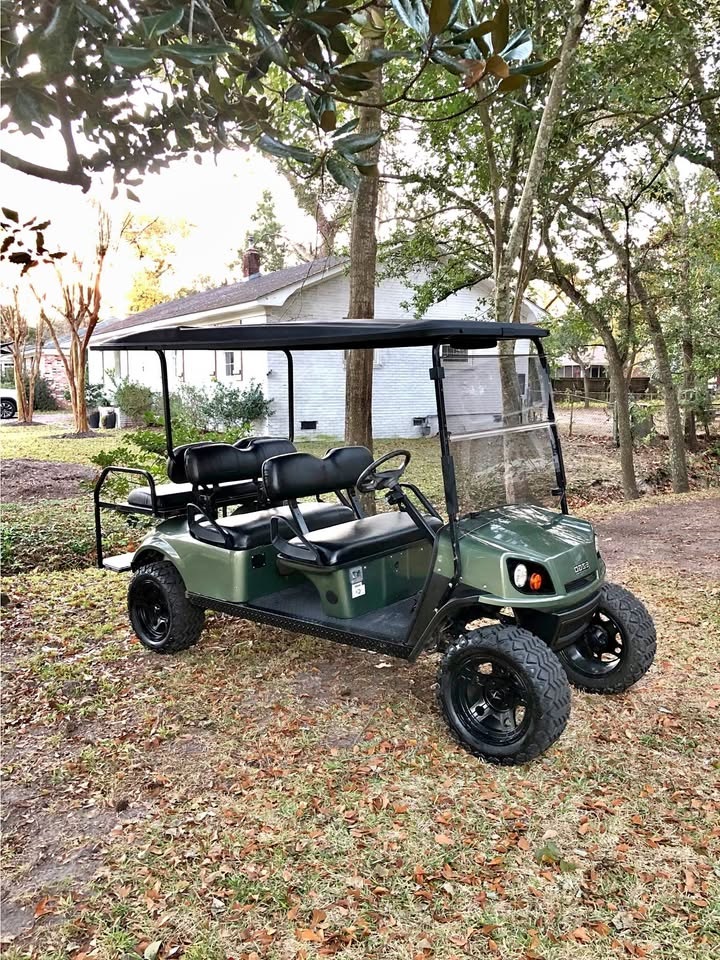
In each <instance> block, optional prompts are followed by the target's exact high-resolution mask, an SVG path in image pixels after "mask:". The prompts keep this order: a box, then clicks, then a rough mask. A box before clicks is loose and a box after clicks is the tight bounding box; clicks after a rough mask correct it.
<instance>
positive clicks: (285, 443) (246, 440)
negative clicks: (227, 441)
mask: <svg viewBox="0 0 720 960" xmlns="http://www.w3.org/2000/svg"><path fill="white" fill-rule="evenodd" d="M233 446H234V447H236V448H237V449H238V450H249V451H251V453H254V454H255V460H256V461H257V465H258V471H257V474H256V476H258V477H259V476H260V473H261V471H262V465H263V463H265V461H266V460H269V459H270V457H279V456H281V454H283V453H295V444H294V443H293V442H292V441H291V440H285V439H284V438H283V437H243V438H242V440H237V441H236V442H235V443H234V444H233Z"/></svg>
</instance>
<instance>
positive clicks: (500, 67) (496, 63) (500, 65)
mask: <svg viewBox="0 0 720 960" xmlns="http://www.w3.org/2000/svg"><path fill="white" fill-rule="evenodd" d="M485 68H486V70H487V72H488V73H491V74H492V75H493V76H494V77H509V76H510V67H509V66H508V65H507V63H505V61H504V60H503V58H502V57H500V56H498V55H497V54H496V53H494V54H493V55H492V56H491V57H490V58H489V59H488V62H487V63H486V64H485Z"/></svg>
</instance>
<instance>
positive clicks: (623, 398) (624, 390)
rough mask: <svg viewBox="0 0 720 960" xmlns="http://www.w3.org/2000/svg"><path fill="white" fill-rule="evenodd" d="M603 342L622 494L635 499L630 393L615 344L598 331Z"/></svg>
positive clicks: (637, 495)
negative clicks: (614, 422) (613, 408)
mask: <svg viewBox="0 0 720 960" xmlns="http://www.w3.org/2000/svg"><path fill="white" fill-rule="evenodd" d="M600 333H601V336H602V337H603V343H604V344H605V351H606V353H607V358H608V367H609V371H610V391H611V394H612V396H613V398H614V404H615V421H616V423H617V430H618V439H619V445H620V472H621V476H622V488H623V496H624V497H625V499H626V500H637V499H638V497H639V496H640V493H639V491H638V488H637V479H636V477H635V456H634V452H633V437H632V423H631V421H630V393H629V390H628V382H627V380H626V379H625V373H624V370H623V362H622V358H621V356H620V351H619V350H618V348H617V344H616V343H615V342H614V340H613V339H612V336H611V335H609V334H607V335H604V334H603V332H602V331H600Z"/></svg>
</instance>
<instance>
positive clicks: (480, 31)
mask: <svg viewBox="0 0 720 960" xmlns="http://www.w3.org/2000/svg"><path fill="white" fill-rule="evenodd" d="M493 23H494V21H493V20H483V22H482V23H476V24H475V26H474V27H468V28H467V30H463V31H462V32H461V33H458V34H456V35H455V40H457V41H459V42H462V41H463V40H476V39H477V38H478V37H486V36H487V35H488V34H489V33H491V32H492V28H493Z"/></svg>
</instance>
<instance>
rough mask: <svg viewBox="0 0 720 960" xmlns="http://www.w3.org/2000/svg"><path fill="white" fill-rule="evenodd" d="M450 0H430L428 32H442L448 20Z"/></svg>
mask: <svg viewBox="0 0 720 960" xmlns="http://www.w3.org/2000/svg"><path fill="white" fill-rule="evenodd" d="M451 12H452V4H451V0H432V3H431V4H430V18H429V22H430V33H432V34H434V35H435V36H437V34H438V33H442V32H443V30H444V29H445V27H446V26H447V25H448V23H449V21H450V13H451Z"/></svg>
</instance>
